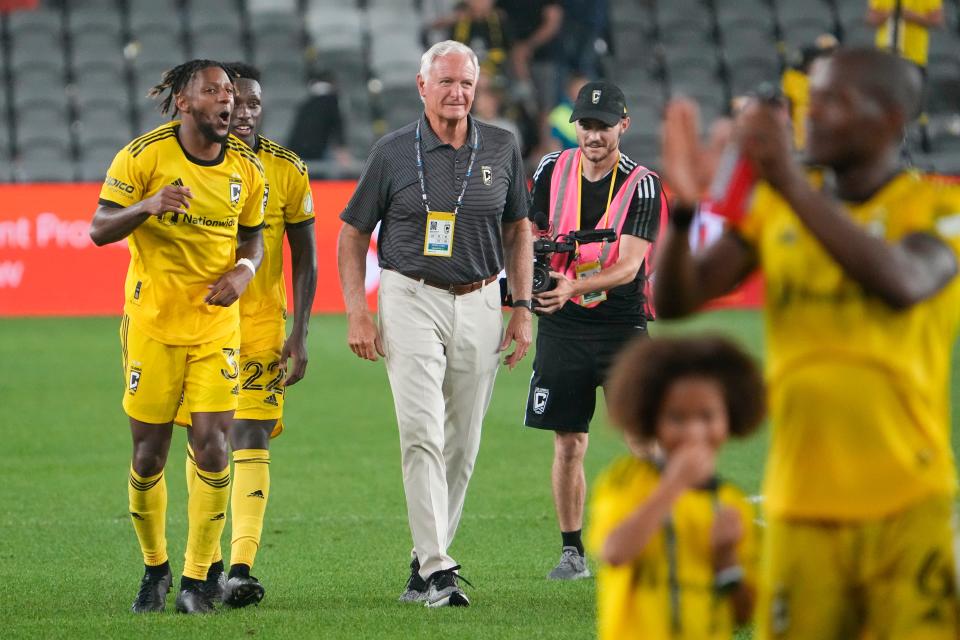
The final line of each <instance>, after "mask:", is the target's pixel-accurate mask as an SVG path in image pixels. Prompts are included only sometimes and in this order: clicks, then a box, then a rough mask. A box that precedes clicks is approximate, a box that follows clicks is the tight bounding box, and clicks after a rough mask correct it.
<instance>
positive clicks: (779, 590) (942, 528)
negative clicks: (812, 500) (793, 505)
mask: <svg viewBox="0 0 960 640" xmlns="http://www.w3.org/2000/svg"><path fill="white" fill-rule="evenodd" d="M953 517H954V514H953V500H952V498H951V497H949V496H936V497H932V498H928V499H926V500H924V501H923V502H921V503H919V504H916V505H913V506H911V507H908V508H907V509H905V510H904V511H902V512H900V513H898V514H896V515H894V516H890V517H887V518H882V519H877V520H869V521H866V522H858V523H850V524H848V523H836V522H817V521H801V520H792V521H791V520H783V519H778V518H768V520H767V528H766V531H764V540H763V561H762V562H761V575H760V588H759V594H758V595H759V597H758V601H757V609H756V629H755V631H754V633H755V635H756V637H757V638H761V639H771V640H772V639H777V640H779V639H781V638H782V639H789V640H800V639H802V640H808V639H809V640H813V639H820V638H862V639H865V640H872V639H878V638H885V639H888V640H908V639H909V640H932V639H940V638H943V639H944V640H947V639H948V638H949V639H951V640H956V638H957V637H958V636H957V634H958V602H957V591H956V589H957V576H956V566H955V562H954V559H955V555H954V539H955V532H954V522H953ZM861 629H864V630H866V631H865V633H863V634H861V633H859V631H860V630H861Z"/></svg>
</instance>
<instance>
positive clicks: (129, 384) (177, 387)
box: [120, 315, 240, 424]
mask: <svg viewBox="0 0 960 640" xmlns="http://www.w3.org/2000/svg"><path fill="white" fill-rule="evenodd" d="M120 347H121V351H122V355H123V375H124V382H125V385H126V389H125V391H124V394H123V410H124V411H126V413H127V415H128V416H130V417H131V418H133V419H134V420H139V421H140V422H147V423H150V424H166V423H168V422H170V421H171V420H173V418H174V416H176V414H177V407H178V406H179V405H180V402H181V399H183V400H184V401H185V402H188V403H189V404H190V406H191V407H194V408H195V409H194V410H195V411H234V410H236V408H237V400H238V398H239V395H240V384H239V377H240V368H239V363H238V357H239V355H240V328H239V327H237V329H236V330H234V331H233V332H232V333H230V334H228V335H226V336H223V337H222V338H218V339H217V340H213V341H211V342H206V343H203V344H199V345H190V346H175V345H168V344H163V343H161V342H157V341H156V340H154V339H153V338H151V337H149V336H147V334H145V333H143V332H142V331H140V330H139V329H138V328H137V325H136V324H135V323H134V322H132V321H131V320H130V317H129V316H126V315H124V316H123V320H122V321H121V322H120Z"/></svg>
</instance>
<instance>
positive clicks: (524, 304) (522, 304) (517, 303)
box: [510, 300, 533, 311]
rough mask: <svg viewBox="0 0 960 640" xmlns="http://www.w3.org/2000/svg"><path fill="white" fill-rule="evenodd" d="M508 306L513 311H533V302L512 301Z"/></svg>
mask: <svg viewBox="0 0 960 640" xmlns="http://www.w3.org/2000/svg"><path fill="white" fill-rule="evenodd" d="M510 306H512V307H513V308H514V309H516V308H518V307H523V308H524V309H526V310H527V311H533V300H514V301H513V304H512V305H510Z"/></svg>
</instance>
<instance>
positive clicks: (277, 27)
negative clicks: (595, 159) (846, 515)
mask: <svg viewBox="0 0 960 640" xmlns="http://www.w3.org/2000/svg"><path fill="white" fill-rule="evenodd" d="M609 3H610V16H611V18H610V20H611V27H610V38H611V40H612V42H611V43H610V44H611V48H610V53H609V54H608V56H607V58H606V60H605V68H606V69H607V74H608V76H609V77H610V78H611V79H613V80H614V81H615V82H617V83H619V84H620V85H621V86H622V88H623V90H624V92H625V94H626V95H627V96H628V100H629V105H630V107H631V114H632V116H633V118H634V120H635V122H634V126H633V127H631V129H630V131H629V132H628V135H627V140H626V141H625V143H624V146H625V148H627V149H629V152H630V153H631V154H633V155H634V156H636V157H638V158H655V157H656V156H657V153H658V149H657V145H658V135H657V131H658V127H659V114H660V111H661V109H662V106H663V103H664V101H665V100H666V99H668V98H669V97H670V96H673V95H679V94H683V95H688V96H692V97H694V98H696V99H697V100H698V101H699V102H700V103H701V105H702V111H703V114H704V118H705V119H707V118H713V117H715V116H717V115H721V114H724V113H726V112H727V110H728V105H729V104H730V101H731V99H732V98H733V97H734V96H736V95H739V94H741V93H743V92H744V91H748V90H750V89H751V88H753V87H755V86H756V85H757V84H758V83H760V82H762V81H771V82H777V81H778V79H779V76H780V73H781V72H782V69H783V65H784V63H785V60H786V56H787V54H788V52H791V51H795V50H796V49H798V48H800V47H802V46H804V45H807V44H809V43H810V42H812V41H813V39H814V38H816V37H817V36H818V35H820V34H821V33H824V32H830V33H833V34H835V35H836V36H837V37H838V38H839V39H840V40H841V41H845V42H853V43H859V44H869V43H870V42H872V36H873V33H872V30H871V29H870V28H869V27H867V26H866V25H865V24H864V23H863V14H864V10H865V5H866V1H865V0H609ZM428 4H429V5H430V6H432V4H431V3H430V2H429V1H428V0H59V1H56V0H48V1H47V2H40V7H39V8H38V9H36V10H29V11H27V10H20V11H13V12H9V13H6V14H3V15H2V21H0V22H2V23H0V27H2V29H0V181H9V180H17V181H38V180H74V179H78V180H94V179H99V177H100V176H102V175H103V172H104V170H105V164H106V162H108V161H109V158H110V157H111V156H112V152H113V151H115V150H116V149H117V148H118V147H119V146H120V145H122V144H123V143H124V142H126V141H128V140H129V139H130V138H132V137H133V136H135V135H137V134H139V133H140V132H143V131H146V130H148V129H150V128H152V127H153V126H155V125H156V124H158V123H160V122H161V120H162V116H161V115H160V114H159V113H158V112H157V111H156V108H155V105H154V103H153V101H151V100H149V99H147V98H146V96H145V94H146V92H147V90H148V89H149V88H150V87H151V86H152V85H154V84H156V83H157V82H158V81H159V79H160V74H161V73H162V72H163V71H164V70H165V69H168V68H170V67H171V66H173V65H175V64H178V63H180V62H182V61H184V60H185V59H187V58H189V57H210V58H214V59H219V60H224V61H231V60H234V59H241V60H250V61H252V62H254V63H256V64H258V65H261V66H262V67H263V68H264V90H265V92H266V94H267V112H266V114H267V115H266V122H265V134H266V135H267V136H269V137H272V138H275V139H277V140H278V141H281V142H283V143H287V142H288V140H287V135H288V132H289V128H290V125H291V122H292V119H293V116H294V112H295V108H296V105H297V104H298V102H299V101H300V100H301V99H302V98H303V97H304V96H305V95H306V80H305V74H306V71H307V69H308V68H309V67H310V66H315V67H321V68H326V69H329V70H331V71H332V72H333V74H334V76H335V77H336V80H337V83H338V86H339V91H340V95H341V108H342V109H343V111H344V114H345V116H347V117H345V119H344V120H345V123H346V128H347V131H346V135H347V145H348V147H349V149H350V151H351V152H352V154H353V156H354V157H355V158H358V159H359V161H360V162H362V160H363V158H365V156H366V154H367V151H368V150H369V147H370V144H371V143H372V141H373V140H374V139H375V138H376V137H378V136H379V135H380V134H382V133H384V132H385V131H386V130H389V129H391V128H394V127H396V126H399V125H401V124H404V123H406V122H409V121H410V120H412V119H413V118H414V117H415V116H416V114H417V113H418V112H419V110H420V102H419V99H418V96H417V94H416V91H415V88H414V84H413V77H414V75H415V74H416V70H417V64H418V56H419V54H420V53H421V51H422V50H423V39H422V32H423V28H424V24H425V19H424V16H425V14H426V12H427V10H428V9H427V5H428ZM434 4H435V3H434ZM944 5H945V14H946V16H947V22H948V24H947V27H946V28H945V29H941V30H938V31H935V32H934V33H933V35H932V37H931V52H930V64H929V68H928V71H929V74H928V76H929V92H928V93H929V97H928V102H927V105H928V111H929V114H930V129H929V130H930V135H931V139H932V151H931V153H929V154H922V153H920V152H919V147H918V145H917V143H916V141H917V140H918V136H917V135H916V132H911V135H909V136H908V138H907V145H908V151H909V153H910V155H911V156H912V158H913V160H914V162H915V163H916V164H917V165H919V166H921V167H923V168H927V169H936V170H939V171H942V172H949V173H960V18H958V16H960V0H944ZM111 150H112V151H111ZM359 166H360V165H359V164H358V166H357V167H353V168H352V169H353V170H356V169H357V168H359ZM311 168H312V173H313V174H314V175H315V176H316V177H346V176H344V175H343V171H342V168H341V169H337V168H335V167H333V166H332V165H330V164H329V163H317V164H314V165H313V166H312V167H311Z"/></svg>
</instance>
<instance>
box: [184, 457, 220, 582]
mask: <svg viewBox="0 0 960 640" xmlns="http://www.w3.org/2000/svg"><path fill="white" fill-rule="evenodd" d="M229 499H230V467H227V468H225V469H224V470H222V471H204V470H203V469H200V468H197V472H196V478H195V479H194V480H193V487H192V488H191V490H190V499H189V500H188V501H187V517H188V520H187V522H188V526H187V550H186V553H185V554H184V562H183V575H185V576H187V577H188V578H193V579H195V580H205V579H206V577H207V569H209V568H210V563H212V562H213V555H214V552H215V551H216V548H217V546H218V545H219V544H220V535H221V534H222V533H223V525H224V523H225V522H226V520H227V502H229Z"/></svg>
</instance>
